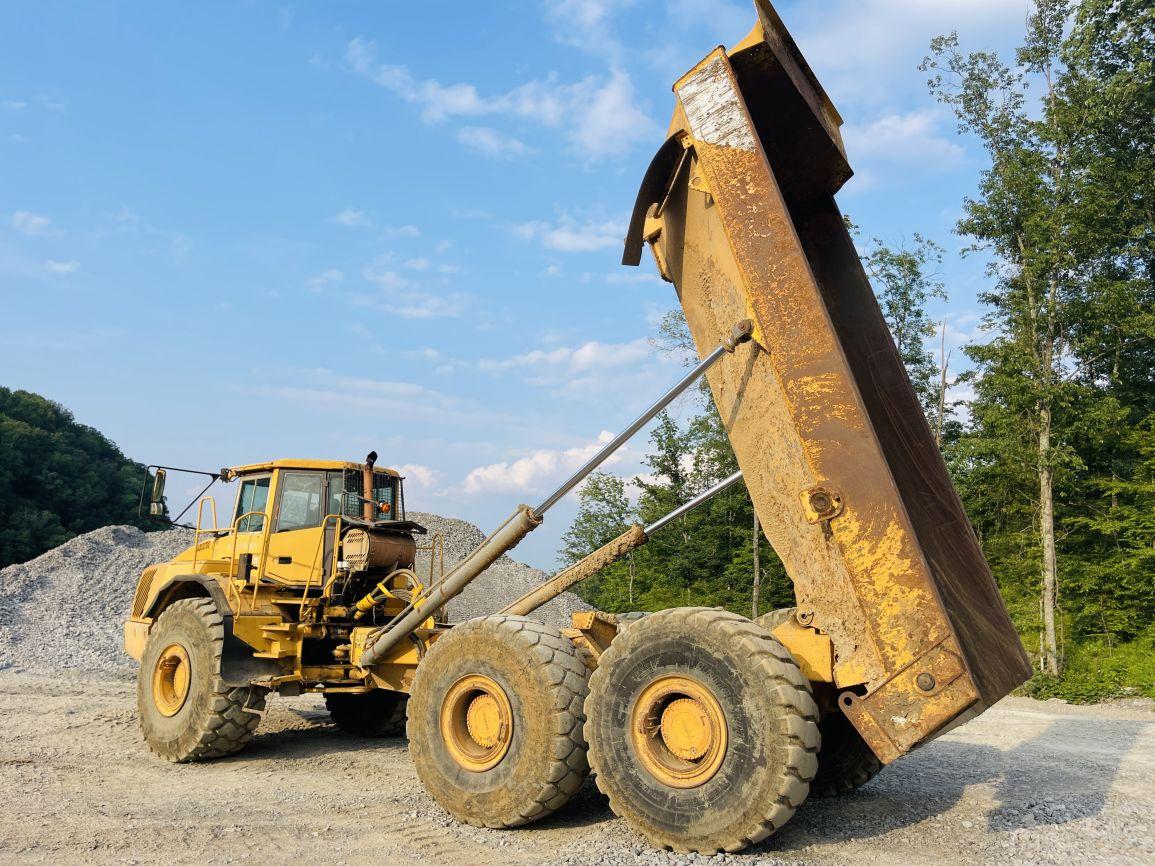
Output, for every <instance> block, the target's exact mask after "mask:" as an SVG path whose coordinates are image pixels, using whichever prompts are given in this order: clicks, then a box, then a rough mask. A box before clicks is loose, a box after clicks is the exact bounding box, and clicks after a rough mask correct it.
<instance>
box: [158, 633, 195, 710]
mask: <svg viewBox="0 0 1155 866" xmlns="http://www.w3.org/2000/svg"><path fill="white" fill-rule="evenodd" d="M191 675H192V666H191V665H190V664H189V660H188V652H187V651H186V650H185V648H184V647H182V646H181V645H180V644H177V643H174V644H169V645H168V646H166V647H165V648H164V649H163V650H161V653H160V655H159V656H157V658H156V666H155V667H154V668H153V669H152V702H153V704H155V705H156V708H157V710H158V711H159V712H160V714H161V715H162V716H175V715H176V714H177V713H179V712H180V708H181V707H183V706H184V703H185V701H186V700H188V693H189V682H190V680H191Z"/></svg>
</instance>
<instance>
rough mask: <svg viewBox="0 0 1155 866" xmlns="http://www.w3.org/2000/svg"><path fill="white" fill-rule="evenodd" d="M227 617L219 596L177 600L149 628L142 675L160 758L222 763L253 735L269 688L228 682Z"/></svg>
mask: <svg viewBox="0 0 1155 866" xmlns="http://www.w3.org/2000/svg"><path fill="white" fill-rule="evenodd" d="M224 643H225V628H224V617H222V616H221V614H220V612H219V611H218V610H217V608H216V605H215V604H214V603H213V602H212V600H211V599H207V598H186V599H181V600H180V601H176V602H173V603H172V604H171V605H169V606H168V607H167V608H165V610H164V612H163V613H162V614H161V615H160V616H159V617H158V618H157V620H156V623H155V624H154V625H153V627H152V629H151V630H150V631H149V635H148V643H147V644H146V645H145V648H144V653H143V655H142V656H141V659H140V671H139V673H138V675H137V687H136V707H137V714H138V716H139V719H140V729H141V733H142V734H143V735H144V741H145V743H147V744H148V747H149V749H151V750H152V752H153V753H154V754H155V755H157V756H158V757H161V758H164V759H165V760H166V761H173V762H175V763H186V762H188V761H200V760H204V759H206V758H220V757H224V756H225V755H231V754H233V753H235V752H238V751H240V750H241V749H242V748H243V747H244V746H245V744H247V743H248V742H249V740H251V739H252V738H253V734H254V733H256V730H257V725H259V724H260V721H261V713H262V712H263V711H264V708H265V695H266V694H267V691H266V690H265V689H261V688H257V687H256V686H239V687H237V686H230V685H228V684H226V683H225V682H224V680H222V679H221V676H220V670H221V651H222V649H223V648H224Z"/></svg>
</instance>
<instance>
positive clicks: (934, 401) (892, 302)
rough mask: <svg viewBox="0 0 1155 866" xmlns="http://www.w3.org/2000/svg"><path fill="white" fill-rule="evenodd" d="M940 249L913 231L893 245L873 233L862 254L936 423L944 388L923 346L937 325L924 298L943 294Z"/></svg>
mask: <svg viewBox="0 0 1155 866" xmlns="http://www.w3.org/2000/svg"><path fill="white" fill-rule="evenodd" d="M942 254H943V249H942V247H940V246H939V245H938V244H936V243H935V242H934V241H932V240H929V239H928V238H925V237H923V236H922V235H920V234H918V233H917V232H916V233H915V234H914V240H913V243H911V244H909V245H908V244H906V243H902V244H900V245H899V246H898V247H897V248H892V247H890V246H888V245H887V244H885V243H883V242H882V240H880V239H879V238H875V239H874V242H873V243H872V244H871V246H870V247H869V248H868V249H867V251H866V255H865V256H864V257H863V265H864V266H865V267H866V272H867V273H868V274H869V275H870V281H871V285H872V286H873V287H874V293H875V295H876V296H877V297H878V303H879V306H881V307H882V315H883V316H884V317H885V319H886V324H887V325H888V326H889V327H890V333H891V335H892V336H893V337H894V342H895V345H896V346H897V347H898V353H899V355H900V356H901V357H902V362H903V364H905V365H906V372H907V375H908V376H910V382H911V384H912V385H913V386H914V390H915V393H916V394H918V399H919V402H920V403H921V404H922V409H923V412H924V413H925V414H926V416H927V419H928V420H930V422H931V426H932V427H933V426H936V425H937V416H938V413H939V411H940V409H939V404H940V403H943V404H945V394H942V393H940V389H941V390H945V385H944V384H940V383H941V379H942V377H941V375H940V370H939V366H938V364H936V363H935V359H934V355H932V354H931V352H930V350H929V349H928V348H927V341H928V340H929V339H930V338H931V337H933V336H934V335H935V331H936V330H937V329H936V327H935V322H934V320H933V319H932V318H931V317H930V314H929V313H928V312H927V304H928V303H929V302H930V301H932V300H942V301H945V300H946V297H947V295H946V288H945V286H944V285H943V283H942V280H941V279H940V278H939V271H938V268H939V266H940V265H941V264H942ZM943 408H944V409H945V405H944V407H943Z"/></svg>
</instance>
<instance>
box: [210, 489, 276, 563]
mask: <svg viewBox="0 0 1155 866" xmlns="http://www.w3.org/2000/svg"><path fill="white" fill-rule="evenodd" d="M272 480H273V477H272V475H257V476H251V477H248V478H244V479H243V480H242V481H241V488H240V490H239V491H237V504H236V507H235V508H234V509H233V519H232V521H231V526H232V527H233V528H234V529H235V531H236V539H235V544H234V539H233V538H232V537H231V536H225V537H224V538H221V539H218V541H217V549H218V550H219V551H220V554H221V556H223V557H225V558H231V557H232V556H233V555H234V552H235V554H236V555H237V556H238V557H239V556H240V555H241V554H244V553H248V554H252V556H253V561H254V569H255V567H256V565H258V564H259V563H258V559H259V557H260V555H261V542H262V540H263V539H264V532H265V526H266V524H267V523H268V520H269V490H270V487H271V484H272ZM234 568H235V566H234ZM234 573H235V572H234Z"/></svg>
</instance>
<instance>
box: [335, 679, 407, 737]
mask: <svg viewBox="0 0 1155 866" xmlns="http://www.w3.org/2000/svg"><path fill="white" fill-rule="evenodd" d="M408 700H409V696H408V695H406V694H402V693H401V692H390V691H386V690H384V689H375V690H374V691H371V692H369V693H368V694H364V695H350V694H343V693H341V692H336V693H334V694H327V695H325V708H326V709H327V710H328V711H329V717H330V718H332V720H333V724H335V725H336V726H337V727H338V728H340V729H341V730H342V731H344V732H345V733H346V734H352V735H353V736H355V737H400V736H402V735H404V733H405V705H406V703H407V702H408Z"/></svg>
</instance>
